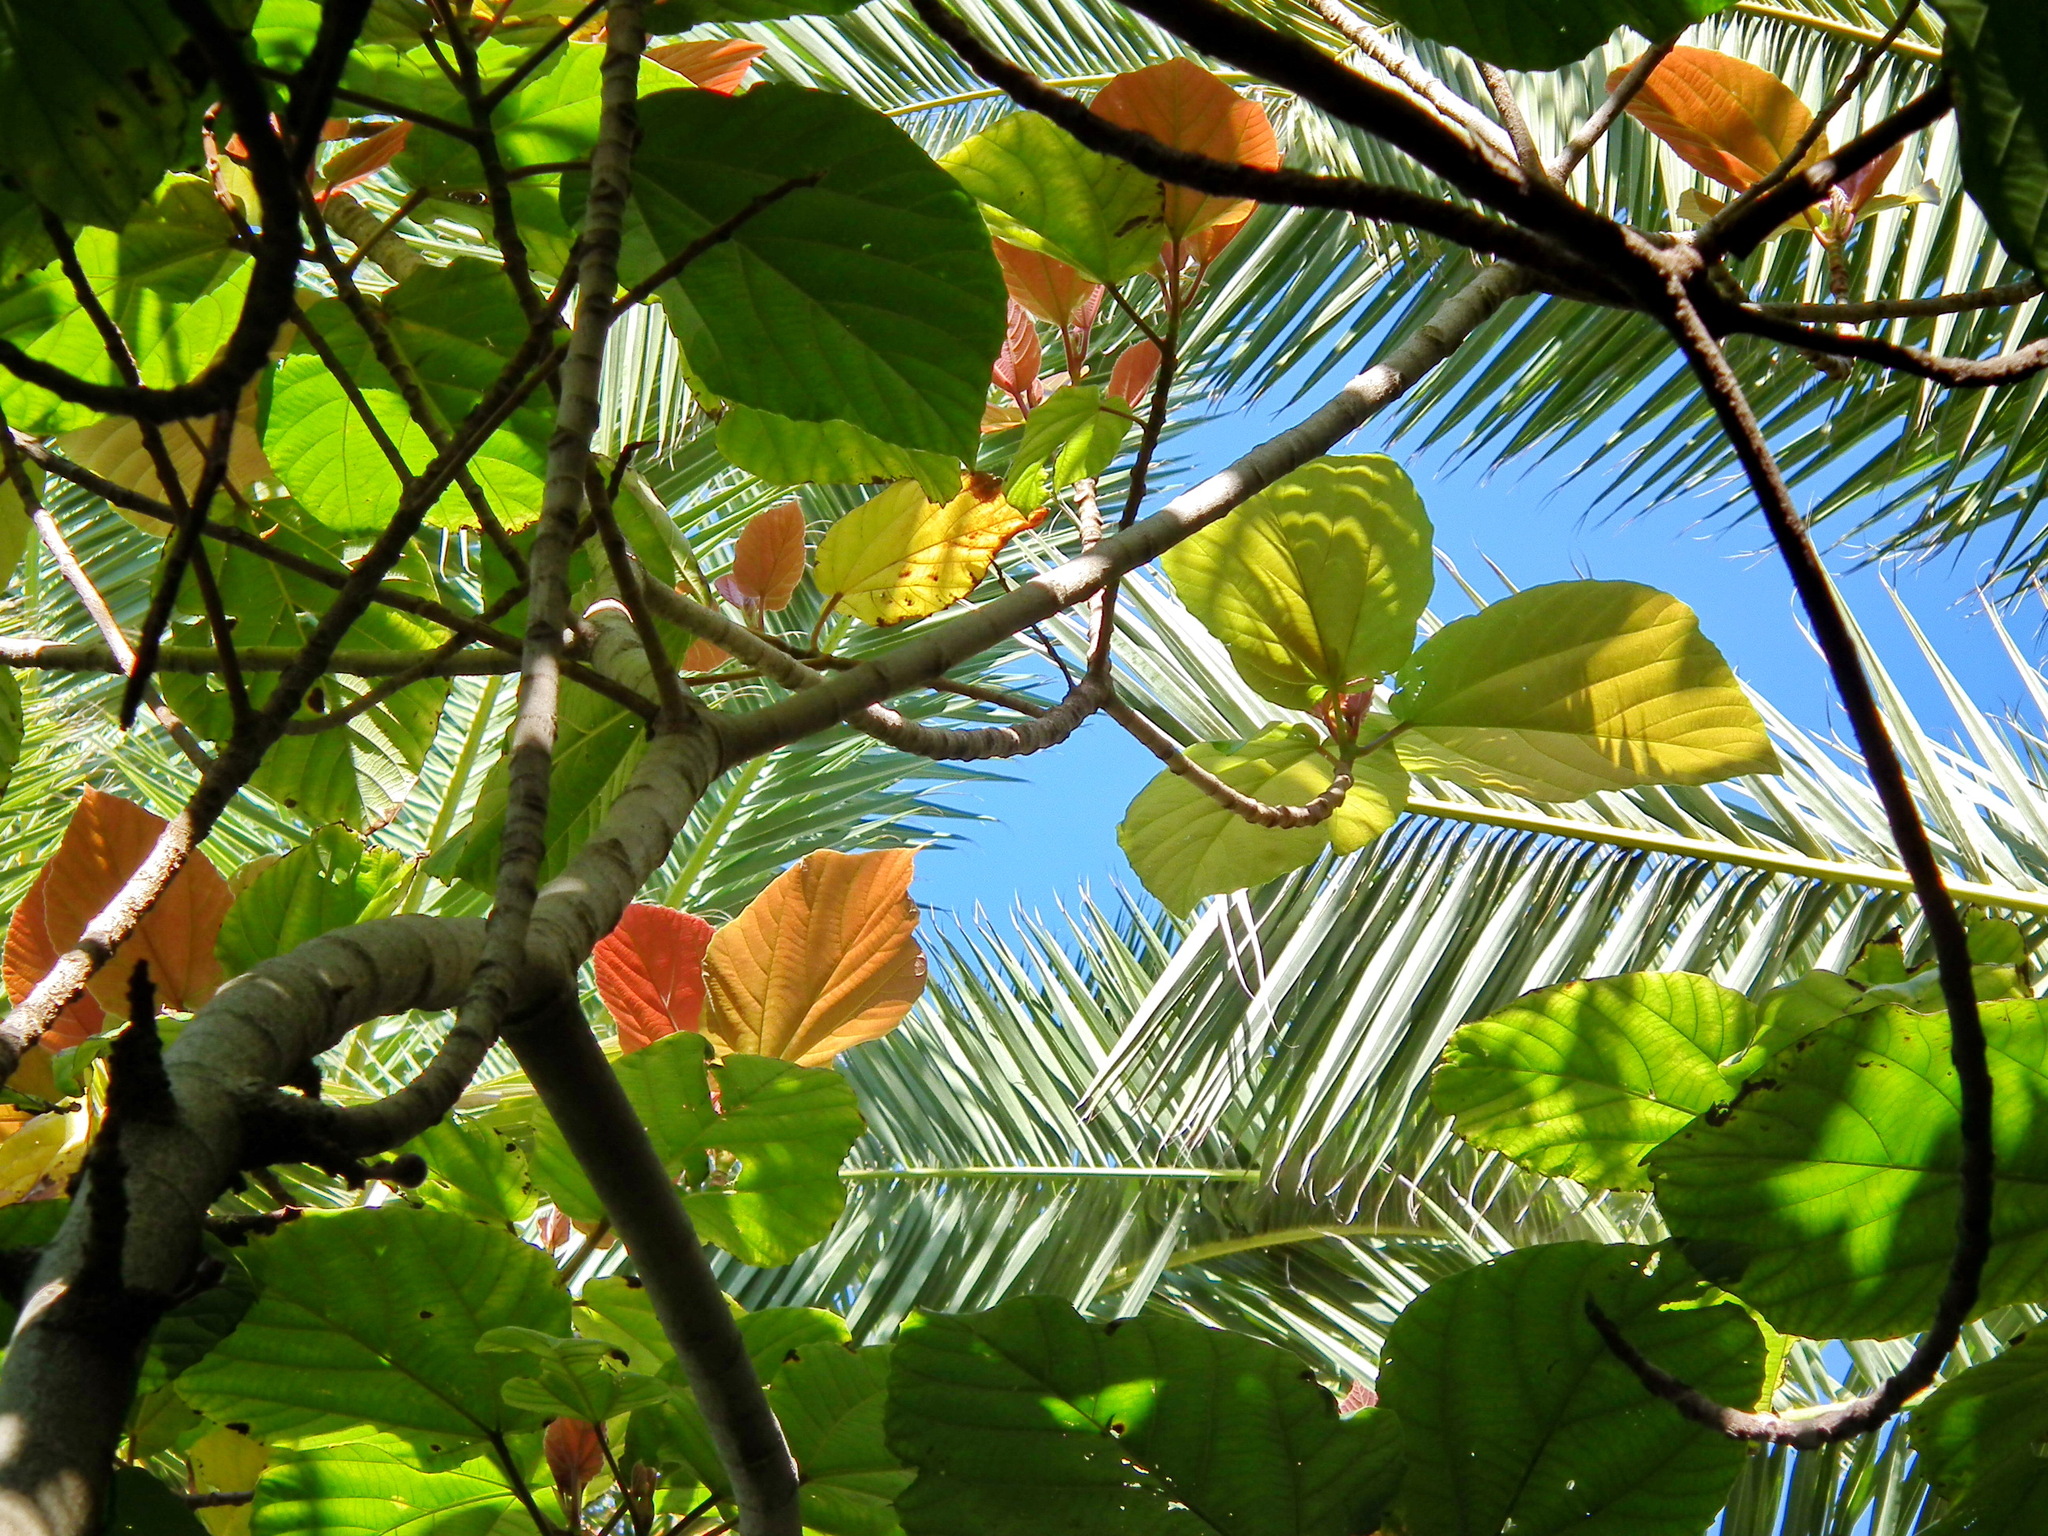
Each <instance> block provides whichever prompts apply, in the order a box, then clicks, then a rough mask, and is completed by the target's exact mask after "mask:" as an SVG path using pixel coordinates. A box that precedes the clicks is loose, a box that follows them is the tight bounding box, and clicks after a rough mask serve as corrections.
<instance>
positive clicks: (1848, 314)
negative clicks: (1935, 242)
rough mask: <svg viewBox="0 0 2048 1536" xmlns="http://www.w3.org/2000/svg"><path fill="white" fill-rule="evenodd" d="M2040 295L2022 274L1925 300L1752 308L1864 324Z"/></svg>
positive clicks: (1775, 315) (1774, 316)
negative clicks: (1992, 284)
mask: <svg viewBox="0 0 2048 1536" xmlns="http://www.w3.org/2000/svg"><path fill="white" fill-rule="evenodd" d="M2040 296H2041V280H2040V279H2039V278H2038V277H2023V278H2021V279H2020V280H2019V281H2018V282H2013V283H2001V284H1999V285H1998V286H1997V287H1995V288H1976V289H1972V290H1971V291H1970V292H1968V293H1940V294H1935V295H1934V296H1932V297H1931V298H1925V299H1873V300H1870V301H1869V302H1867V303H1861V304H1755V305H1751V306H1749V310H1750V311H1751V312H1753V313H1755V314H1759V315H1762V316H1764V317H1765V318H1766V319H1770V320H1804V321H1817V322H1819V323H1820V324H1823V325H1862V324H1865V323H1867V322H1869V321H1872V320H1931V319H1937V318H1939V317H1940V316H1942V315H1961V314H1967V313H1969V312H1970V311H1972V310H1979V309H2004V308H2007V307H2009V306H2011V305H2014V304H2024V303H2026V301H2027V300H2029V299H2036V298H2039V297H2040Z"/></svg>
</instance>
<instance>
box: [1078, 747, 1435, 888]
mask: <svg viewBox="0 0 2048 1536" xmlns="http://www.w3.org/2000/svg"><path fill="white" fill-rule="evenodd" d="M1324 748H1325V743H1324V742H1323V740H1322V738H1321V737H1320V736H1318V735H1317V734H1316V732H1315V731H1314V730H1313V729H1311V728H1310V727H1308V726H1305V725H1271V726H1268V727H1267V728H1266V729H1265V730H1263V731H1261V732H1260V733H1259V734H1258V735H1256V736H1254V737H1252V738H1251V739H1250V740H1248V741H1240V742H1223V741H1215V742H1198V743H1196V744H1195V745H1194V746H1191V747H1189V748H1188V749H1187V750H1186V753H1185V755H1186V757H1187V759H1188V761H1189V762H1191V763H1193V764H1194V765H1195V766H1196V767H1197V768H1201V769H1205V770H1206V771H1207V772H1209V773H1212V774H1214V775H1215V776H1216V777H1217V778H1219V779H1221V780H1222V781H1223V782H1224V783H1225V784H1227V785H1229V786H1230V787H1231V788H1232V789H1235V790H1238V791H1240V792H1241V793H1244V794H1247V795H1250V796H1252V797H1253V798H1254V799H1256V800H1261V801H1264V802H1265V803H1266V804H1268V805H1306V804H1307V803H1308V802H1309V801H1311V800H1313V799H1315V797H1316V796H1317V795H1319V794H1321V793H1322V792H1323V791H1324V790H1326V789H1328V788H1329V787H1330V783H1331V781H1332V780H1333V779H1334V778H1335V777H1336V769H1335V767H1334V765H1333V764H1332V763H1331V761H1330V759H1329V758H1327V757H1326V756H1324V755H1323V753H1324ZM1352 773H1353V778H1354V782H1353V784H1352V787H1351V792H1350V793H1349V794H1347V795H1346V796H1345V797H1344V803H1343V804H1342V805H1340V806H1338V807H1337V810H1336V813H1335V814H1334V815H1332V816H1331V817H1330V819H1329V820H1328V821H1325V822H1320V823H1318V824H1317V825H1315V826H1312V827H1284V828H1283V827H1261V826H1258V825H1255V824H1254V823H1252V822H1249V821H1246V820H1245V819H1244V818H1243V817H1241V816H1239V815H1238V814H1237V813H1236V812H1235V811H1233V810H1231V809H1230V808H1229V807H1227V806H1223V805H1219V804H1218V803H1217V802H1216V801H1214V800H1212V799H1211V798H1210V797H1209V796H1208V795H1207V794H1206V793H1204V792H1203V791H1202V790H1200V789H1198V788H1197V787H1196V786H1195V785H1193V784H1191V783H1189V782H1188V781H1187V780H1186V779H1184V778H1182V777H1181V776H1180V775H1179V774H1176V773H1174V772H1172V771H1170V770H1169V771H1168V772H1165V773H1162V774H1160V775H1159V776H1158V777H1157V778H1155V779H1154V780H1153V781H1152V782H1151V783H1150V784H1147V785H1146V786H1145V787H1144V788H1143V789H1141V790H1140V791H1138V798H1137V799H1135V800H1133V801H1132V802H1131V808H1130V809H1129V810H1128V811H1126V812H1125V813H1124V819H1123V822H1122V824H1121V825H1120V826H1118V828H1117V829H1116V840H1117V845H1118V846H1119V847H1121V848H1122V849H1123V851H1124V857H1125V858H1127V859H1129V860H1130V861H1131V868H1132V869H1134V870H1136V871H1137V875H1138V878H1139V879H1140V880H1142V881H1143V882H1144V883H1145V889H1146V890H1148V891H1150V892H1151V893H1152V894H1153V895H1154V896H1156V897H1158V898H1159V900H1160V902H1161V903H1162V904H1163V905H1164V906H1165V907H1166V909H1167V910H1168V911H1170V912H1175V913H1178V914H1180V915H1182V916H1186V915H1187V914H1188V913H1189V912H1191V911H1193V910H1194V907H1195V904H1196V903H1197V902H1198V901H1200V900H1201V899H1202V898H1203V897H1204V896H1213V895H1216V894H1218V893H1220V892H1223V891H1238V890H1244V889H1247V888H1248V887H1251V886H1255V885H1264V884H1265V883H1266V882H1267V881H1268V880H1276V879H1278V878H1279V877H1280V876H1281V875H1284V874H1286V873H1287V872H1288V871H1289V870H1294V869H1299V868H1301V866H1302V865H1304V864H1310V863H1313V862H1314V861H1315V859H1316V856H1317V855H1318V854H1320V853H1321V852H1322V851H1323V850H1324V849H1325V848H1331V847H1334V848H1335V849H1336V850H1337V851H1338V852H1339V853H1351V852H1354V851H1355V850H1357V849H1359V848H1363V847H1364V846H1365V845H1366V844H1367V843H1369V842H1371V841H1372V840H1373V839H1374V838H1376V837H1378V836H1379V835H1380V834H1381V833H1382V832H1384V831H1386V830H1387V828H1388V827H1390V826H1392V825H1393V824H1394V821H1395V819H1396V818H1397V817H1399V816H1400V814H1401V809H1402V807H1403V806H1405V805H1406V804H1407V802H1408V773H1407V770H1406V769H1404V768H1403V767H1402V766H1401V765H1400V763H1399V761H1398V760H1396V759H1395V757H1394V755H1393V754H1392V753H1391V752H1385V751H1381V752H1375V753H1373V754H1371V755H1370V756H1368V757H1363V758H1360V759H1359V760H1358V762H1357V763H1356V764H1355V765H1354V767H1353V769H1352Z"/></svg>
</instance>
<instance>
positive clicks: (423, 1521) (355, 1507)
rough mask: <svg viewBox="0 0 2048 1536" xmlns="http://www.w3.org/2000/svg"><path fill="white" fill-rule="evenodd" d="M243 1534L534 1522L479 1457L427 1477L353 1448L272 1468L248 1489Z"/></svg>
mask: <svg viewBox="0 0 2048 1536" xmlns="http://www.w3.org/2000/svg"><path fill="white" fill-rule="evenodd" d="M537 1493H538V1491H537ZM538 1496H539V1497H541V1498H542V1499H544V1500H545V1501H546V1502H548V1503H551V1502H552V1498H551V1497H550V1496H549V1495H546V1494H538ZM250 1529H251V1533H252V1536H533V1532H534V1525H533V1518H532V1517H531V1516H530V1515H528V1514H527V1512H526V1510H525V1508H524V1506H522V1505H521V1504H520V1502H519V1497H518V1495H517V1494H515V1493H514V1492H513V1491H512V1489H511V1487H510V1485H508V1484H507V1483H506V1481H505V1475H504V1473H503V1472H502V1471H501V1470H500V1469H499V1467H498V1466H497V1465H496V1464H495V1463H494V1462H493V1461H491V1460H490V1459H489V1458H487V1457H479V1458H478V1459H477V1460H475V1461H470V1462H465V1463H464V1464H463V1465H461V1466H459V1467H455V1468H451V1469H449V1470H447V1471H442V1472H427V1471H422V1470H421V1469H420V1468H419V1467H417V1466H414V1465H413V1464H411V1463H410V1462H408V1461H406V1460H405V1459H404V1458H403V1457H401V1456H397V1455H394V1454H393V1453H392V1452H391V1451H390V1450H387V1449H386V1448H384V1447H383V1446H380V1445H367V1444H357V1445H343V1446H335V1447H333V1448H331V1449H327V1450H316V1451H301V1452H299V1453H298V1454H297V1455H294V1456H290V1457H287V1458H285V1459H283V1460H281V1461H278V1462H276V1463H274V1464H272V1465H271V1466H270V1467H269V1468H267V1469H266V1470H265V1471H264V1474H263V1477H262V1480H261V1481H259V1482H258V1483H257V1485H256V1503H255V1512H254V1516H253V1521H252V1524H251V1527H250Z"/></svg>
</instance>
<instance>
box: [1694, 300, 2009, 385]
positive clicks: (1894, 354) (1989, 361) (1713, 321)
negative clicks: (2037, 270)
mask: <svg viewBox="0 0 2048 1536" xmlns="http://www.w3.org/2000/svg"><path fill="white" fill-rule="evenodd" d="M1817 307H1819V308H1832V307H1835V306H1829V305H1821V306H1817ZM1703 313H1704V314H1706V315H1707V316H1708V323H1709V324H1710V325H1712V327H1713V328H1714V330H1715V331H1717V332H1719V333H1721V334H1724V335H1726V334H1733V335H1748V336H1761V337H1763V338H1764V339H1765V340H1767V341H1777V342H1782V343H1784V344H1785V345H1787V346H1792V347H1799V348H1801V349H1802V350H1804V351H1808V352H1823V353H1827V354H1829V355H1831V356H1834V357H1853V358H1856V359H1857V360H1858V361H1861V362H1866V363H1876V364H1878V365H1879V366H1880V367H1883V368H1889V369H1891V370H1892V371H1893V372H1894V373H1905V374H1910V375H1912V376H1913V377H1914V378H1916V379H1925V380H1927V381H1928V382H1929V383H1931V384H1943V385H1946V386H1948V387H1949V388H1950V389H1996V388H1998V387H1999V386H2000V385H2004V384H2016V383H2018V382H2019V381H2020V380H2022V379H2029V378H2032V377H2033V376H2034V375H2035V374H2037V373H2039V372H2041V371H2042V370H2043V369H2044V368H2048V337H2041V338H2039V339H2037V340H2034V341H2030V342H2028V343H2027V344H2026V345H2025V346H2023V347H2021V348H2019V349H2018V350H2017V351H2013V352H2006V353H2003V354H2001V355H2000V356H1997V357H1945V356H1943V355H1942V354H1941V353H1939V352H1929V351H1927V350H1926V349H1925V348H1922V347H1909V346H1906V345H1904V344H1902V343H1900V342H1896V341H1886V340H1885V339H1884V338H1883V337H1881V336H1863V335H1859V334H1858V333H1856V332H1854V331H1830V330H1825V329H1821V328H1819V327H1815V326H1806V325H1799V324H1797V323H1796V322H1794V321H1791V320H1781V319H1778V318H1777V317H1776V316H1773V315H1768V314H1765V313H1763V312H1762V311H1760V310H1754V309H1744V308H1738V307H1736V306H1734V305H1726V306H1718V305H1712V304H1709V305H1706V306H1703Z"/></svg>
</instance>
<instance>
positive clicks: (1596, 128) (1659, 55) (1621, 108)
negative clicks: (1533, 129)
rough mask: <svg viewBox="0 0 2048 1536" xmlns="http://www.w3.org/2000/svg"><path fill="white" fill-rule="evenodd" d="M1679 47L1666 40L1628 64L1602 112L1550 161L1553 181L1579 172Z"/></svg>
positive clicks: (1603, 105) (1559, 180) (1603, 103)
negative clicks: (1649, 81) (1609, 131)
mask: <svg viewBox="0 0 2048 1536" xmlns="http://www.w3.org/2000/svg"><path fill="white" fill-rule="evenodd" d="M1677 46H1678V40H1677V39H1676V38H1666V39H1665V40H1664V41H1663V42H1661V43H1658V44H1656V45H1655V46H1653V47H1652V48H1651V49H1650V51H1649V52H1648V53H1646V54H1644V55H1643V56H1642V57H1641V58H1639V59H1637V60H1636V61H1635V63H1633V64H1631V65H1629V67H1628V73H1627V74H1625V75H1623V76H1622V77H1621V78H1620V79H1619V80H1617V81H1615V82H1614V89H1613V90H1611V91H1609V92H1608V93H1607V99H1606V100H1605V101H1603V102H1601V103H1600V107H1599V110H1598V111H1596V112H1595V113H1594V114H1593V115H1592V116H1591V117H1589V118H1587V119H1586V121H1585V122H1584V123H1582V124H1581V125H1580V126H1579V131H1578V132H1577V133H1575V134H1573V135H1572V136H1571V142H1569V143H1568V144H1566V145H1565V147H1564V152H1563V153H1562V154H1560V155H1559V156H1558V157H1557V158H1556V159H1555V160H1553V161H1551V162H1550V167H1549V169H1550V179H1551V180H1552V181H1555V182H1558V183H1560V184H1562V183H1563V181H1564V179H1565V177H1567V176H1569V175H1571V173H1572V172H1573V171H1575V170H1577V169H1578V165H1579V162H1580V161H1581V160H1583V159H1585V158H1586V156H1587V155H1589V154H1591V153H1592V150H1593V146H1594V145H1595V144H1598V143H1599V142H1600V141H1601V139H1603V138H1605V137H1606V136H1607V130H1608V129H1610V128H1612V127H1613V126H1614V125H1615V124H1616V123H1617V122H1619V121H1620V120H1621V114H1622V113H1624V112H1626V111H1627V110H1628V104H1629V103H1630V102H1632V101H1634V100H1635V99H1636V97H1637V95H1638V94H1639V93H1640V92H1641V91H1642V89H1643V86H1644V85H1645V84H1646V83H1647V82H1648V80H1649V78H1650V76H1652V75H1653V74H1655V73H1656V72H1657V66H1658V65H1659V64H1662V63H1663V62H1664V60H1665V59H1666V58H1667V57H1669V55H1670V53H1671V50H1672V49H1673V48H1675V47H1677Z"/></svg>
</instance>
